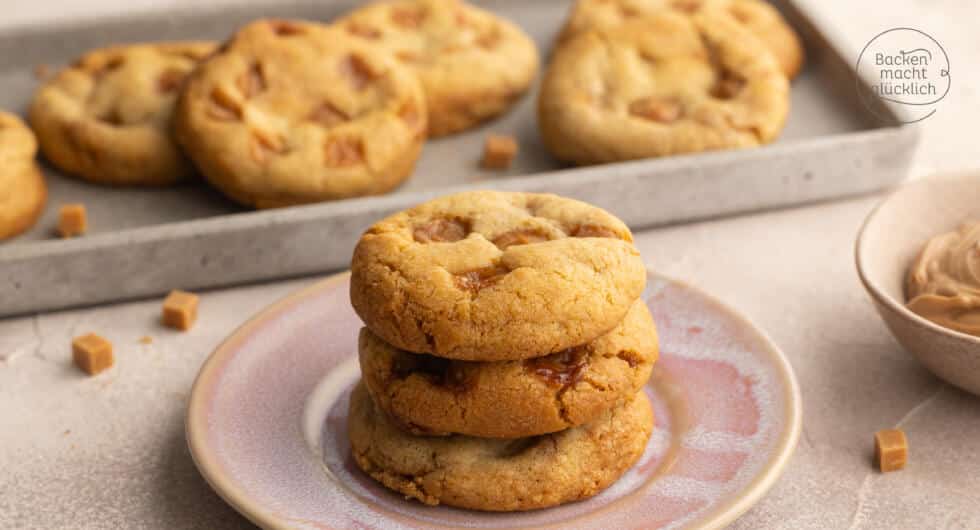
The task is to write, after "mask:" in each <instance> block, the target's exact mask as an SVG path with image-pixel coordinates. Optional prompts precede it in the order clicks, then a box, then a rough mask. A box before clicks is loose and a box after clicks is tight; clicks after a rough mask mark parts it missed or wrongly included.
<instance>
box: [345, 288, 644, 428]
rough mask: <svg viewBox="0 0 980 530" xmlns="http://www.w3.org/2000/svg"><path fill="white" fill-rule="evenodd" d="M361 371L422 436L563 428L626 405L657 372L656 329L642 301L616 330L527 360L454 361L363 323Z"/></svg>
mask: <svg viewBox="0 0 980 530" xmlns="http://www.w3.org/2000/svg"><path fill="white" fill-rule="evenodd" d="M358 349H359V352H360V361H361V373H362V374H363V377H364V382H365V384H366V385H367V388H368V390H369V391H370V393H371V396H372V397H373V398H374V401H375V403H377V404H378V406H379V407H380V408H381V409H383V410H384V411H385V412H386V413H388V416H389V417H390V418H392V420H393V421H395V422H396V423H397V424H399V425H400V426H402V427H403V428H404V429H406V430H408V431H410V432H412V433H414V434H419V435H445V434H451V433H459V434H466V435H469V436H480V437H485V438H521V437H527V436H536V435H539V434H546V433H550V432H556V431H560V430H563V429H567V428H569V427H575V426H577V425H581V424H583V423H587V422H590V421H592V420H594V419H596V418H597V417H598V416H599V415H601V414H602V413H603V412H605V411H607V410H609V409H610V408H613V407H617V406H621V405H622V404H623V403H625V402H626V401H629V400H630V399H632V398H633V396H635V395H636V393H637V392H639V390H640V388H642V387H643V385H644V384H645V383H646V382H647V380H648V379H649V378H650V372H651V370H652V368H653V363H654V362H655V361H656V360H657V353H658V349H657V330H656V327H654V324H653V319H652V318H651V317H650V312H649V311H648V310H647V307H646V304H645V303H644V302H642V301H637V302H634V304H633V307H632V308H631V309H630V312H629V313H627V314H626V319H625V320H623V322H622V323H620V324H619V325H618V326H616V328H614V329H613V330H612V331H611V332H609V333H607V334H606V335H603V336H602V337H599V338H598V339H596V340H594V341H592V342H590V343H588V344H585V345H583V346H578V347H575V348H571V349H568V350H565V351H563V352H560V353H553V354H551V355H548V356H545V357H538V358H535V359H527V360H524V361H500V362H490V363H477V362H471V361H451V360H447V359H441V358H439V357H433V356H431V355H425V354H417V353H408V352H406V351H403V350H398V349H396V348H394V347H392V346H390V345H388V344H387V343H385V342H384V341H382V340H381V339H379V338H378V337H377V336H376V335H374V334H373V333H371V331H370V330H368V329H367V328H364V329H362V330H361V336H360V343H359V348H358Z"/></svg>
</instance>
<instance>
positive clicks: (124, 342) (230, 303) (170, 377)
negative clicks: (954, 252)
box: [0, 0, 980, 530]
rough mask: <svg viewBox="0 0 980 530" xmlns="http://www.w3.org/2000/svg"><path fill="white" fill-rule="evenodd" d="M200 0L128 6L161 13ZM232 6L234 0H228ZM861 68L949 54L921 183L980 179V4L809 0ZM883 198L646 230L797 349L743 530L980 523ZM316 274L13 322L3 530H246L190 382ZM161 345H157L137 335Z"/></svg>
mask: <svg viewBox="0 0 980 530" xmlns="http://www.w3.org/2000/svg"><path fill="white" fill-rule="evenodd" d="M190 1H191V0H169V1H168V2H156V1H153V0H130V1H129V2H127V3H126V5H127V8H128V9H160V8H161V5H162V4H168V5H171V4H180V3H189V2H190ZM222 1H225V2H226V1H229V0H222ZM802 3H804V4H806V6H807V7H808V8H809V9H810V10H811V11H812V13H813V14H814V16H815V18H817V20H818V21H820V22H821V23H822V24H823V25H824V26H826V27H828V28H830V31H833V32H835V33H836V34H837V35H839V36H840V38H841V41H842V42H844V43H845V44H846V46H847V50H846V51H847V52H848V53H850V54H853V55H854V56H856V54H857V52H858V51H860V49H861V47H862V46H863V45H864V43H866V42H867V41H868V40H869V39H870V38H871V37H873V36H874V35H875V34H877V33H878V32H880V31H882V30H884V29H888V28H891V27H896V26H914V27H916V28H920V29H922V30H924V31H926V32H928V33H929V34H931V35H932V36H934V37H935V38H936V39H937V40H938V41H939V42H940V43H942V45H943V46H944V47H945V49H946V51H947V53H948V54H949V56H950V61H951V64H952V67H951V74H952V89H951V91H950V94H949V95H948V96H947V97H946V99H945V100H944V102H943V103H942V105H941V106H940V107H939V110H938V112H937V113H936V115H934V116H932V117H931V118H929V119H927V120H926V121H925V122H923V123H922V133H923V139H922V144H921V147H920V151H919V153H918V155H917V159H916V163H915V165H914V167H913V170H912V174H911V177H912V178H922V177H925V176H927V175H929V174H932V173H935V172H942V171H951V170H963V169H972V168H977V167H980V159H978V156H977V154H976V137H977V132H976V127H977V125H976V124H977V123H980V97H978V95H977V88H978V87H980V73H978V70H980V69H978V68H977V66H980V51H978V48H977V46H976V42H977V41H976V30H975V25H974V23H973V21H975V20H977V19H980V4H977V3H973V2H963V1H953V0H947V1H945V2H924V1H921V0H918V1H914V2H913V1H910V2H892V1H885V0H873V1H867V2H862V3H861V8H860V11H861V15H860V16H856V15H855V12H856V8H855V7H854V4H853V3H852V2H847V1H845V0H833V1H822V2H816V0H810V1H807V2H802ZM118 5H119V4H118V3H116V2H108V1H107V0H94V1H87V2H82V1H80V0H74V1H69V0H56V1H47V2H21V1H15V2H13V5H12V6H11V5H10V4H5V6H4V9H5V13H4V17H3V19H2V20H0V28H2V27H3V26H5V25H8V26H15V25H20V24H26V23H29V22H33V21H37V20H43V19H50V18H55V17H77V16H85V17H91V16H99V15H100V14H107V13H111V12H112V10H113V9H118ZM879 199H880V197H865V198H861V199H853V200H846V201H838V202H831V203H825V204H819V205H811V206H807V207H803V208H797V209H791V210H783V211H775V212H768V213H761V214H756V215H749V216H741V217H735V218H728V219H722V220H714V221H710V222H702V223H695V224H686V225H678V226H673V227H669V228H663V229H657V230H649V231H643V232H639V233H637V234H636V240H637V245H638V247H639V248H640V250H641V252H642V253H643V256H644V258H645V259H646V261H647V263H648V264H649V265H650V266H651V267H653V268H654V269H656V270H658V271H660V272H663V273H665V274H668V275H670V276H674V277H676V278H680V279H683V280H686V281H688V282H690V283H692V284H694V285H697V286H699V287H701V288H702V289H704V290H706V291H708V292H710V293H712V294H714V295H716V296H718V297H719V298H721V299H722V300H724V301H726V302H727V303H729V304H731V305H732V306H734V307H736V308H738V309H739V310H741V311H743V312H744V313H745V314H747V315H748V316H749V317H750V318H751V319H752V320H753V321H754V322H755V323H757V324H758V325H759V326H760V327H762V328H763V329H765V330H766V331H767V332H768V333H769V334H770V335H771V336H772V338H773V339H774V340H775V342H776V343H777V344H778V345H779V346H780V347H781V348H782V349H783V351H785V352H786V354H787V356H788V357H789V359H790V360H791V362H792V364H793V367H794V369H795V371H796V374H797V377H798V379H799V382H800V386H801V389H802V393H803V400H804V401H803V404H804V421H803V435H802V437H801V439H800V443H799V446H798V448H797V450H796V453H795V455H794V456H793V458H792V460H791V462H790V464H789V467H788V469H787V470H786V473H785V474H784V475H783V477H782V478H781V479H780V480H779V481H778V482H777V484H776V485H775V487H774V488H773V489H772V490H771V492H770V493H769V494H768V495H767V496H766V497H765V498H764V499H763V500H762V501H761V502H760V503H759V504H758V505H756V506H755V507H754V508H753V509H752V510H751V511H749V512H748V513H747V514H746V515H744V516H743V517H742V518H741V519H739V520H738V521H737V522H736V523H735V524H734V525H733V528H740V529H742V528H744V529H758V528H786V529H826V528H850V529H857V528H861V529H896V528H910V529H911V528H916V529H918V528H963V529H967V528H980V492H978V491H977V488H976V484H977V482H976V480H977V478H976V477H980V443H978V442H977V440H980V398H975V397H972V396H969V395H967V394H965V393H963V392H960V391H958V390H956V389H953V388H951V387H949V386H947V385H945V384H942V383H941V382H939V381H938V380H937V379H935V378H934V377H933V376H931V375H930V374H929V373H928V372H927V371H925V369H923V368H922V367H920V365H919V364H918V363H917V362H916V361H915V360H914V359H912V357H911V356H910V355H908V354H907V353H906V352H904V351H903V350H902V348H901V347H900V346H899V345H898V344H897V343H896V342H895V341H894V340H893V339H892V337H891V335H890V334H889V333H888V330H887V329H886V328H885V326H884V324H883V323H882V322H881V320H880V319H879V318H878V316H877V315H876V314H875V312H874V309H873V308H872V306H871V304H870V302H869V300H868V298H867V296H866V294H865V292H864V291H863V289H862V288H861V286H860V284H859V282H858V279H857V275H856V273H855V270H854V265H853V257H852V256H853V252H852V251H853V245H854V238H855V235H856V232H857V230H858V227H859V225H860V223H861V221H862V220H863V219H864V217H865V216H866V215H867V213H868V212H869V211H870V210H871V208H872V207H873V206H874V205H875V204H876V202H877V201H878V200H879ZM315 280H316V279H315V278H310V279H303V280H294V281H288V282H278V283H269V284H264V285H257V286H250V287H243V288H236V289H227V290H219V291H211V292H206V293H204V294H203V302H202V307H201V315H200V321H199V324H198V325H197V326H196V327H195V328H194V329H193V330H192V331H190V332H189V333H178V332H175V331H171V330H168V329H165V328H162V327H161V326H160V325H159V323H158V311H159V300H148V301H144V302H137V303H127V304H118V305H109V306H103V307H95V308H89V309H83V310H75V311H64V312H57V313H48V314H41V315H36V316H34V317H30V318H17V319H9V320H0V448H2V449H0V470H2V471H0V528H4V529H6V528H43V529H50V530H53V529H59V528H73V529H102V528H106V529H108V528H150V529H172V528H181V529H184V528H187V529H205V528H207V529H216V530H225V529H233V528H252V527H251V525H249V524H248V523H247V522H246V521H245V520H244V519H242V518H241V517H240V516H238V515H237V514H236V513H235V512H234V511H233V510H232V509H231V508H229V507H228V506H227V505H225V504H224V503H223V502H222V501H221V500H220V499H219V498H218V497H217V496H216V495H215V494H214V493H213V492H212V491H211V490H210V488H209V487H208V486H207V484H205V482H204V481H203V479H202V478H201V477H200V475H199V474H198V473H197V470H196V469H195V467H194V464H193V463H192V462H191V459H190V456H189V454H188V452H187V449H186V445H185V442H184V426H183V419H184V410H185V407H186V405H187V398H188V392H189V389H190V385H191V383H192V381H193V378H194V376H195V374H196V373H197V370H198V368H199V366H200V364H201V363H202V362H203V360H204V359H205V358H206V357H207V355H208V354H209V353H210V352H211V351H212V349H213V348H214V347H215V346H216V345H217V344H218V342H219V341H221V339H222V338H223V337H224V336H225V335H227V334H228V333H229V332H231V331H232V330H233V329H234V328H235V327H237V326H238V325H239V324H241V323H242V322H243V321H244V320H246V319H247V318H248V317H250V316H251V315H253V314H254V313H256V312H257V311H259V310H260V309H262V308H263V307H264V306H266V305H268V304H270V303H271V302H273V301H275V300H277V299H278V298H281V297H283V296H284V295H286V294H288V293H290V292H292V291H295V290H297V289H300V288H302V287H303V286H305V285H308V284H309V283H311V282H313V281H315ZM88 331H98V332H102V333H105V334H106V335H107V336H108V338H110V339H111V340H112V341H113V342H114V343H115V344H116V351H117V366H116V367H115V368H114V369H112V370H111V371H109V372H107V373H106V374H103V375H101V376H98V377H94V378H89V377H86V376H84V375H82V374H81V373H80V372H79V371H77V370H76V369H75V368H74V367H73V365H72V364H71V354H70V340H71V337H73V336H76V335H79V334H82V333H85V332H88ZM144 336H149V337H152V343H150V344H143V343H141V342H140V339H141V338H142V337H144ZM895 425H899V426H901V427H902V428H903V429H905V430H906V432H907V433H908V436H909V440H910V445H911V459H910V464H909V467H908V469H906V470H904V471H902V472H898V473H891V474H887V475H882V474H879V473H877V472H875V471H873V469H872V467H871V450H872V443H871V442H872V435H873V433H874V432H875V431H876V430H878V429H881V428H886V427H891V426H895Z"/></svg>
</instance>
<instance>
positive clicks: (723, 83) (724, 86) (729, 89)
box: [711, 70, 745, 99]
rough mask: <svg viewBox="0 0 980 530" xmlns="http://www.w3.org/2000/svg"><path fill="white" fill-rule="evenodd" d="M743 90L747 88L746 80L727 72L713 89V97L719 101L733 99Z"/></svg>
mask: <svg viewBox="0 0 980 530" xmlns="http://www.w3.org/2000/svg"><path fill="white" fill-rule="evenodd" d="M743 88H745V79H743V78H741V77H738V76H737V75H735V74H733V73H731V72H729V71H727V70H726V71H725V72H723V73H722V75H721V77H719V78H718V81H716V82H715V85H714V86H713V87H711V95H712V96H714V97H716V98H718V99H732V98H734V97H735V96H737V95H738V93H739V92H741V91H742V89H743Z"/></svg>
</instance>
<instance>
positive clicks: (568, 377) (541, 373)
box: [524, 347, 589, 388]
mask: <svg viewBox="0 0 980 530" xmlns="http://www.w3.org/2000/svg"><path fill="white" fill-rule="evenodd" d="M524 365H525V366H526V367H527V368H528V369H529V370H530V371H531V372H532V373H533V374H534V375H536V376H538V377H540V378H541V379H544V381H545V383H548V384H549V385H551V386H554V387H560V388H568V387H570V386H572V385H574V384H575V383H577V382H579V381H580V380H581V379H582V377H583V376H584V375H585V368H586V367H587V366H588V365H589V357H588V352H587V351H586V350H585V349H584V348H581V347H578V348H570V349H567V350H564V351H560V352H558V353H553V354H551V355H548V356H545V357H537V358H534V359H528V360H527V361H524Z"/></svg>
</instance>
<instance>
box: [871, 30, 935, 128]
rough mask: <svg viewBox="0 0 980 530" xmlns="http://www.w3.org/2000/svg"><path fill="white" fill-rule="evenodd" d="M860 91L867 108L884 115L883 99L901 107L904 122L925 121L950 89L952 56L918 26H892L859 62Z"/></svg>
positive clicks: (933, 112)
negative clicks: (916, 27) (917, 27)
mask: <svg viewBox="0 0 980 530" xmlns="http://www.w3.org/2000/svg"><path fill="white" fill-rule="evenodd" d="M857 73H858V78H857V84H858V93H859V94H860V95H861V99H862V101H863V102H864V104H865V106H866V107H868V109H869V110H870V111H871V112H872V113H874V114H876V115H878V116H879V117H882V116H881V115H882V113H883V112H884V110H883V109H882V105H881V101H887V102H890V103H892V104H893V105H896V106H900V107H902V108H903V111H900V114H901V115H899V116H898V119H899V121H901V122H903V123H913V122H917V121H922V120H924V119H926V118H928V117H929V116H932V115H933V114H935V112H936V107H937V105H938V104H939V102H940V101H942V99H943V97H945V96H946V94H947V93H948V92H949V86H950V76H949V56H948V55H946V50H944V49H943V47H942V46H941V45H940V44H939V41H937V40H936V39H934V38H932V37H931V36H930V35H928V34H927V33H925V32H924V31H921V30H918V29H915V28H892V29H889V30H886V31H882V32H881V33H879V34H878V35H876V36H875V37H874V38H873V39H871V41H870V42H868V44H867V45H866V46H865V47H864V49H863V50H861V55H859V56H858V61H857Z"/></svg>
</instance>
